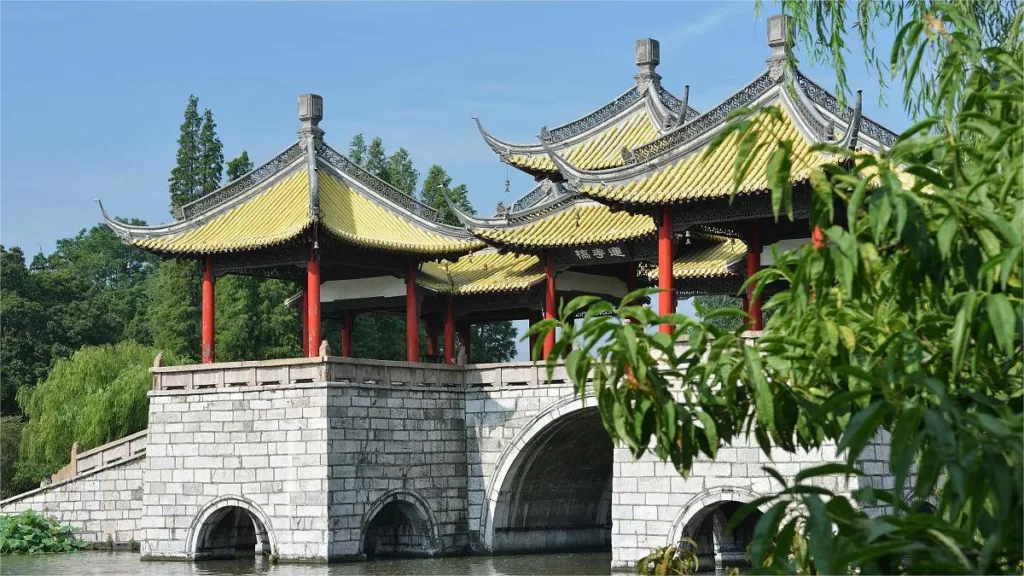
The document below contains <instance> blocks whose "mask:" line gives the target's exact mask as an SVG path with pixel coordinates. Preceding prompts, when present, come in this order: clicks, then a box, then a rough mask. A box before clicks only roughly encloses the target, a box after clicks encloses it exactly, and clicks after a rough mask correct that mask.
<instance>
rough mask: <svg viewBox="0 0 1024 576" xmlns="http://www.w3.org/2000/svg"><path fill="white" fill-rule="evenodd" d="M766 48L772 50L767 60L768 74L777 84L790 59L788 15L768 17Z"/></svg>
mask: <svg viewBox="0 0 1024 576" xmlns="http://www.w3.org/2000/svg"><path fill="white" fill-rule="evenodd" d="M768 47H769V48H771V49H772V53H771V55H770V56H769V57H768V60H767V62H768V73H769V75H770V77H771V79H772V80H774V81H776V82H778V81H779V79H780V78H782V75H783V73H784V72H785V69H786V66H787V65H788V63H789V60H790V58H791V53H790V47H791V44H790V41H789V15H787V14H776V15H775V16H769V17H768Z"/></svg>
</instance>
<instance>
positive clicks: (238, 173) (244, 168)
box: [226, 150, 253, 182]
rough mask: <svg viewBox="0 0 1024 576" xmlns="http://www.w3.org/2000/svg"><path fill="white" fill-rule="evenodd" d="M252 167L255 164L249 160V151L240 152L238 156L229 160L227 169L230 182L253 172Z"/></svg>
mask: <svg viewBox="0 0 1024 576" xmlns="http://www.w3.org/2000/svg"><path fill="white" fill-rule="evenodd" d="M252 169H253V165H252V161H251V160H249V151H248V150H242V153H241V154H239V155H238V157H237V158H233V159H231V160H228V167H227V171H226V176H227V179H228V182H233V181H235V180H238V179H239V178H241V177H242V176H244V175H245V174H248V173H249V172H252Z"/></svg>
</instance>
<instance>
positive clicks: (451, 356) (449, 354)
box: [444, 296, 455, 364]
mask: <svg viewBox="0 0 1024 576" xmlns="http://www.w3.org/2000/svg"><path fill="white" fill-rule="evenodd" d="M444 363H445V364H455V303H454V302H452V298H451V296H449V297H448V307H447V310H445V314H444Z"/></svg>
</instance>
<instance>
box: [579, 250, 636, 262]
mask: <svg viewBox="0 0 1024 576" xmlns="http://www.w3.org/2000/svg"><path fill="white" fill-rule="evenodd" d="M573 256H575V257H576V260H578V261H589V262H599V261H602V260H620V259H625V258H626V257H627V254H626V251H625V250H623V249H622V247H620V246H610V247H608V248H576V249H575V250H573Z"/></svg>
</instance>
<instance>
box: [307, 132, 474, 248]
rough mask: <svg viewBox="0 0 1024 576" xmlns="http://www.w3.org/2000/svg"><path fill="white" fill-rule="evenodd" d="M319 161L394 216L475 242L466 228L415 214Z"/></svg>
mask: <svg viewBox="0 0 1024 576" xmlns="http://www.w3.org/2000/svg"><path fill="white" fill-rule="evenodd" d="M325 146H326V145H325ZM335 153H337V152H335ZM341 158H345V160H346V161H348V162H350V163H351V164H352V165H353V166H355V165H356V164H355V163H354V162H352V161H351V160H349V159H348V158H346V157H344V156H341ZM318 159H319V161H320V165H322V166H323V167H324V168H325V169H327V170H329V171H330V172H331V174H332V175H334V176H336V177H338V178H340V179H341V180H342V181H344V182H345V183H346V184H348V185H350V186H353V187H355V189H356V191H357V192H358V193H360V194H362V195H363V196H366V197H367V198H369V199H371V200H373V201H375V202H376V203H377V204H378V205H380V206H381V207H383V208H385V209H386V210H389V211H391V212H393V213H394V214H396V215H398V216H399V217H402V218H406V219H408V220H411V221H414V222H415V223H416V224H418V225H419V226H421V227H423V228H425V229H427V230H430V231H431V232H434V233H436V234H442V235H445V236H448V237H450V238H456V239H459V240H474V239H475V238H474V237H473V235H472V234H470V232H469V231H468V230H466V229H464V228H459V227H457V226H449V225H448V224H445V223H443V222H439V221H438V220H433V219H429V218H426V217H424V216H423V215H421V214H417V213H415V212H412V211H411V210H409V209H407V208H406V207H405V206H403V205H402V204H399V203H396V202H394V200H393V199H392V198H391V197H390V196H384V195H383V194H380V193H379V192H378V191H377V190H376V189H374V188H371V187H370V186H368V185H367V183H366V182H364V181H362V180H360V179H359V178H358V177H357V176H355V175H352V174H349V173H348V172H345V171H344V170H343V169H341V168H340V167H338V166H337V165H335V164H333V163H331V162H329V161H327V160H326V159H325V158H324V157H323V156H322V155H321V156H318ZM362 174H366V175H369V173H368V172H366V171H365V170H363V172H362ZM376 181H377V182H380V183H382V184H385V185H387V183H386V182H384V181H383V180H379V179H377V180H376ZM388 189H389V190H391V191H393V192H394V193H396V194H402V192H401V191H399V190H396V189H394V188H390V186H389V188H388ZM402 196H405V194H402ZM407 198H408V197H407ZM409 200H412V201H413V202H416V200H414V199H412V198H409ZM416 204H418V205H419V206H422V207H424V208H429V209H430V210H433V211H434V213H437V211H436V210H434V209H433V208H430V207H429V206H425V205H423V204H420V203H419V202H416Z"/></svg>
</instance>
